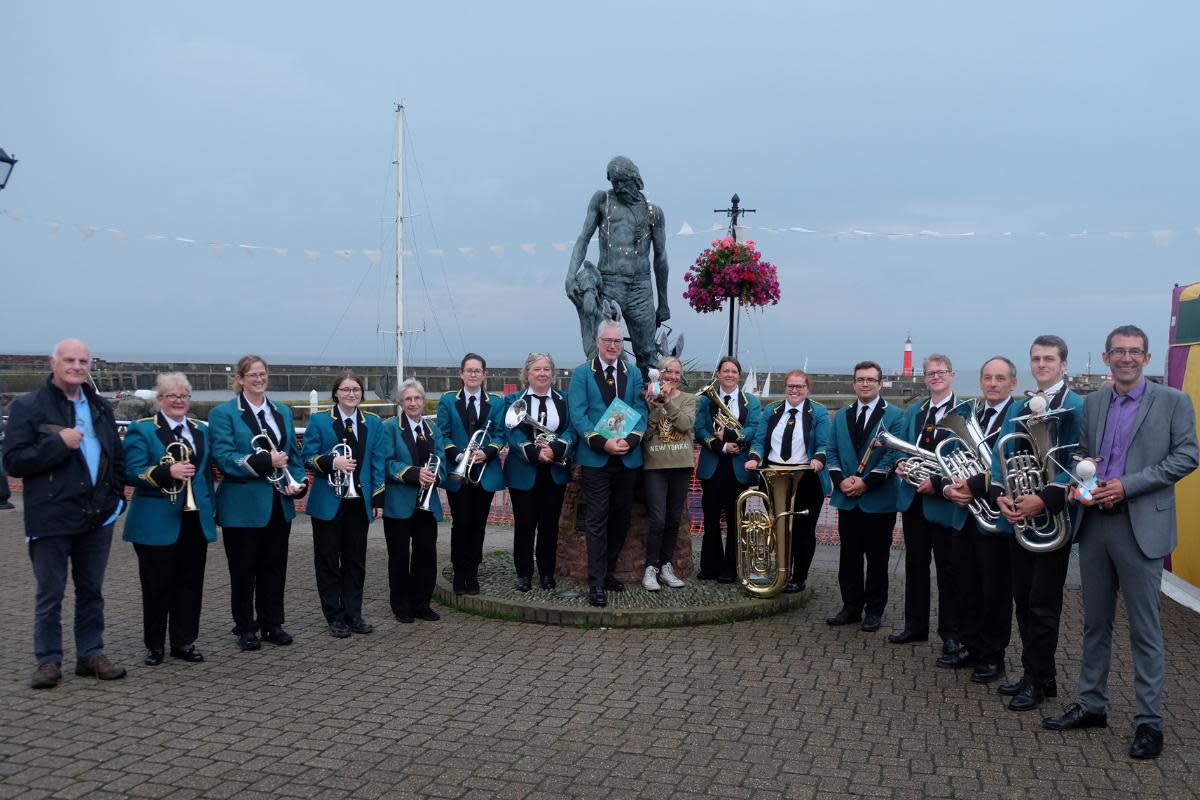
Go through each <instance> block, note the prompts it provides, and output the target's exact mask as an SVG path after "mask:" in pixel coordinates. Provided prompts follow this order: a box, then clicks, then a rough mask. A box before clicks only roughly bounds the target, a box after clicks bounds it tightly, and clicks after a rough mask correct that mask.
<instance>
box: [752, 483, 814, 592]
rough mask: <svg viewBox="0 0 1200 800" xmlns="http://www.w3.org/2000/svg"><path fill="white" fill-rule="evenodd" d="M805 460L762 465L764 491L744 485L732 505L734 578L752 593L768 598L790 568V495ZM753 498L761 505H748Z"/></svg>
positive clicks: (804, 511)
mask: <svg viewBox="0 0 1200 800" xmlns="http://www.w3.org/2000/svg"><path fill="white" fill-rule="evenodd" d="M811 470H812V467H811V466H809V465H808V464H797V465H794V466H779V467H764V468H762V469H760V470H759V471H758V473H759V475H761V476H762V480H763V484H764V486H765V488H766V491H765V492H763V491H760V490H758V489H747V490H746V491H744V492H742V493H741V494H740V495H738V498H737V504H736V506H735V514H736V526H735V527H736V529H737V537H738V547H737V570H738V581H739V582H740V583H741V584H742V588H744V589H745V590H746V591H747V592H749V593H750V594H752V595H754V596H755V597H761V598H764V599H769V598H772V597H775V596H776V595H777V594H779V593H780V592H782V591H783V587H784V586H786V585H787V582H788V578H790V577H791V572H792V537H791V529H792V517H793V516H795V515H798V514H799V515H805V514H808V509H800V510H799V511H793V510H792V499H793V498H794V497H795V496H796V488H797V487H798V486H799V485H800V479H801V478H803V477H804V473H806V472H810V471H811ZM755 500H757V501H758V502H759V503H760V504H761V508H750V504H751V502H752V501H755Z"/></svg>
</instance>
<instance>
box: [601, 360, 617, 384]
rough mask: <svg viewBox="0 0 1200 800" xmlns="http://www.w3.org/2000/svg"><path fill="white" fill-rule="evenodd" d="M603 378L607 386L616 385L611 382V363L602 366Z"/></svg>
mask: <svg viewBox="0 0 1200 800" xmlns="http://www.w3.org/2000/svg"><path fill="white" fill-rule="evenodd" d="M604 379H605V380H607V381H608V385H609V386H616V384H615V383H613V367H612V366H611V365H610V366H607V367H605V368H604Z"/></svg>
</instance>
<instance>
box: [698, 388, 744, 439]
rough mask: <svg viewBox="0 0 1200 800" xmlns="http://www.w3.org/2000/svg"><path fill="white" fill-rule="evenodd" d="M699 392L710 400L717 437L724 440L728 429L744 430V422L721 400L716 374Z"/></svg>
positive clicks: (714, 433)
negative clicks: (739, 420)
mask: <svg viewBox="0 0 1200 800" xmlns="http://www.w3.org/2000/svg"><path fill="white" fill-rule="evenodd" d="M698 394H702V395H704V396H705V397H707V398H708V402H709V404H710V406H711V408H712V410H713V414H712V423H713V435H714V436H715V437H716V438H718V439H720V440H722V441H724V439H725V431H727V430H729V431H733V432H734V433H738V434H740V433H741V432H742V423H740V422H738V418H737V417H735V416H734V415H733V412H732V411H730V410H729V407H728V406H727V405H725V403H724V401H722V400H721V395H720V393H719V392H718V391H717V378H716V377H715V376H714V377H713V379H712V381H711V382H710V383H709V384H708V385H707V386H705V387H704V388H703V389H701V390H700V391H699V392H698Z"/></svg>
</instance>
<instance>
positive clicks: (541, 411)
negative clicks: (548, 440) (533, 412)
mask: <svg viewBox="0 0 1200 800" xmlns="http://www.w3.org/2000/svg"><path fill="white" fill-rule="evenodd" d="M536 397H537V401H538V410H537V421H538V423H539V424H540V425H545V424H546V398H544V397H542V396H541V395H536Z"/></svg>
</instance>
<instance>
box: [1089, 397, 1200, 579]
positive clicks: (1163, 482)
mask: <svg viewBox="0 0 1200 800" xmlns="http://www.w3.org/2000/svg"><path fill="white" fill-rule="evenodd" d="M1111 402H1112V390H1111V389H1102V390H1101V391H1098V392H1092V393H1091V394H1089V395H1088V396H1087V397H1086V398H1084V404H1083V426H1082V428H1081V430H1080V434H1079V435H1080V440H1081V441H1080V450H1081V452H1083V453H1085V454H1088V455H1099V453H1100V443H1101V442H1102V441H1103V440H1104V426H1105V423H1107V421H1108V407H1109V404H1110V403H1111ZM1197 457H1198V451H1197V445H1196V412H1195V409H1194V408H1193V407H1192V399H1191V398H1190V397H1189V396H1187V395H1186V394H1184V393H1183V392H1181V391H1179V390H1177V389H1172V388H1171V387H1169V386H1163V385H1162V384H1158V383H1154V382H1153V381H1147V382H1146V394H1145V395H1143V396H1142V404H1141V406H1140V407H1139V408H1138V413H1137V417H1136V419H1134V422H1133V435H1132V437H1131V439H1130V441H1129V450H1128V452H1127V454H1126V456H1125V474H1124V475H1122V476H1121V484H1122V485H1123V486H1124V487H1125V498H1126V501H1127V503H1128V505H1129V518H1130V521H1131V522H1132V524H1133V535H1134V538H1135V539H1137V543H1138V547H1139V548H1140V549H1141V551H1142V553H1143V554H1145V556H1146V558H1163V557H1165V556H1167V555H1170V553H1171V551H1172V550H1174V549H1175V545H1176V543H1177V542H1178V536H1177V533H1176V528H1175V484H1176V482H1177V481H1179V480H1180V479H1181V478H1183V477H1185V476H1186V475H1187V474H1188V473H1190V472H1191V471H1192V470H1194V469H1196V465H1197ZM1087 516H1089V515H1088V514H1079V515H1078V516H1077V517H1076V520H1075V527H1076V533H1077V534H1079V535H1081V536H1087V531H1086V530H1080V526H1081V525H1082V524H1083V520H1084V519H1085V518H1086V517H1087ZM1085 527H1086V526H1085Z"/></svg>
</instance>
